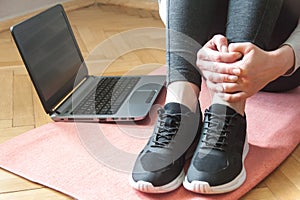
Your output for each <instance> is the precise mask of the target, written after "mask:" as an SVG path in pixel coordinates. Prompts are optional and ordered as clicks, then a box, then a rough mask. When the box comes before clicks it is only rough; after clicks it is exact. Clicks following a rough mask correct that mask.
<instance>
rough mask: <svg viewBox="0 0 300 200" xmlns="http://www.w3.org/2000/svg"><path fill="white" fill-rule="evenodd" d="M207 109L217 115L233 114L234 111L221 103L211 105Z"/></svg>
mask: <svg viewBox="0 0 300 200" xmlns="http://www.w3.org/2000/svg"><path fill="white" fill-rule="evenodd" d="M209 111H210V112H212V113H215V114H217V115H234V114H235V113H236V111H235V110H234V109H232V108H230V107H229V106H225V105H222V104H213V105H211V106H210V108H209Z"/></svg>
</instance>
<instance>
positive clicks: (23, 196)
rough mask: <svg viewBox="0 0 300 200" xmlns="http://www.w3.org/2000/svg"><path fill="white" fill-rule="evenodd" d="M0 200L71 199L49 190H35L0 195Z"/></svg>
mask: <svg viewBox="0 0 300 200" xmlns="http://www.w3.org/2000/svg"><path fill="white" fill-rule="evenodd" d="M0 199H3V200H4V199H10V200H29V199H32V200H34V199H43V200H52V199H55V200H67V199H73V198H71V197H69V196H66V195H65V194H62V193H60V192H57V191H55V190H51V189H49V188H37V189H30V190H24V191H16V192H11V193H2V194H1V193H0Z"/></svg>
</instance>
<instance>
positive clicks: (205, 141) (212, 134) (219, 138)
mask: <svg viewBox="0 0 300 200" xmlns="http://www.w3.org/2000/svg"><path fill="white" fill-rule="evenodd" d="M206 114H207V115H208V116H209V120H208V121H206V120H204V130H203V134H204V135H203V138H202V140H201V142H202V148H206V149H216V150H220V151H224V146H226V145H227V142H226V140H227V135H228V133H229V130H228V127H229V122H230V118H231V117H232V116H231V115H230V116H225V115H217V114H215V113H212V112H209V111H206ZM220 122H223V123H221V124H220Z"/></svg>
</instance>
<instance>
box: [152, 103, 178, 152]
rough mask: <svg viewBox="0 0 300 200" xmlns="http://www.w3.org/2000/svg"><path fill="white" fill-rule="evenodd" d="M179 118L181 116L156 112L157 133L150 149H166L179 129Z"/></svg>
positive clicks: (162, 111)
mask: <svg viewBox="0 0 300 200" xmlns="http://www.w3.org/2000/svg"><path fill="white" fill-rule="evenodd" d="M181 116H182V114H170V113H166V112H165V110H164V109H160V110H158V122H157V131H156V133H154V134H155V135H154V137H153V140H152V142H153V144H152V145H151V147H158V148H165V147H167V145H168V144H169V143H170V142H171V141H172V139H173V138H174V136H175V135H176V133H177V131H178V129H179V126H180V120H181Z"/></svg>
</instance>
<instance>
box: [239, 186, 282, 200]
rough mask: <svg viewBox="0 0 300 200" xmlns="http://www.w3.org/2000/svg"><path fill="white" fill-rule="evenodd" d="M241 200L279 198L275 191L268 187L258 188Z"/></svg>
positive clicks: (270, 199)
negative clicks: (274, 193)
mask: <svg viewBox="0 0 300 200" xmlns="http://www.w3.org/2000/svg"><path fill="white" fill-rule="evenodd" d="M240 200H277V198H276V197H275V196H274V195H273V193H272V192H271V191H270V190H269V189H268V188H256V189H254V190H251V191H250V192H249V193H248V194H246V195H245V196H244V197H242V198H241V199H240Z"/></svg>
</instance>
